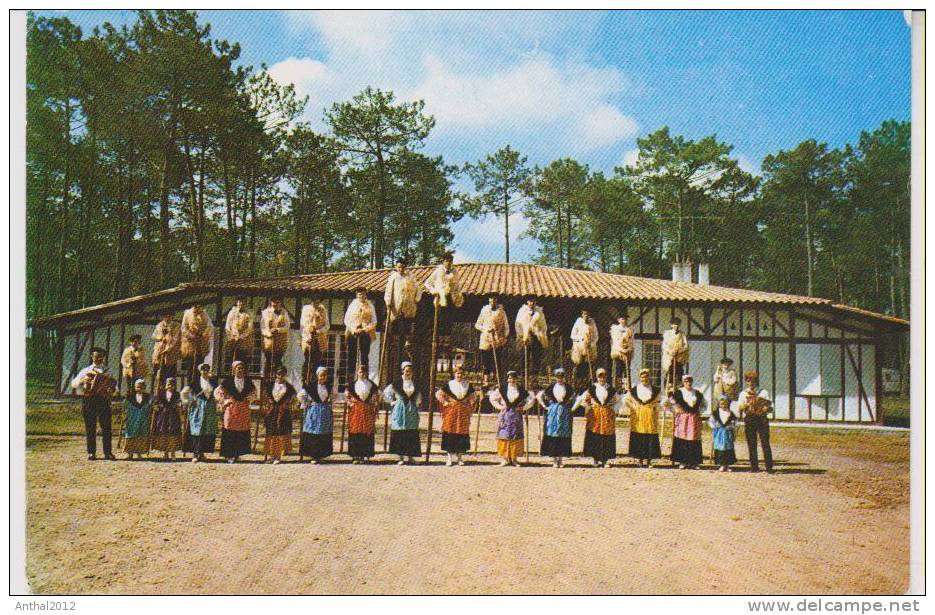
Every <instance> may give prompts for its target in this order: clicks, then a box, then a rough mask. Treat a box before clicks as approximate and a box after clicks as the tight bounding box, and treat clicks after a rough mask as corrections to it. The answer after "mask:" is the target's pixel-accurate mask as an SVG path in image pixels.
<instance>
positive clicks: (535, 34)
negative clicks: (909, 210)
mask: <svg viewBox="0 0 935 615" xmlns="http://www.w3.org/2000/svg"><path fill="white" fill-rule="evenodd" d="M62 14H64V15H65V16H67V17H68V18H69V19H71V20H72V21H74V22H75V23H77V24H78V25H79V26H81V27H82V28H83V29H84V30H86V31H88V32H90V31H91V30H92V29H93V28H94V27H95V26H97V25H100V24H101V23H103V22H105V21H110V22H111V23H114V24H117V25H119V24H123V23H128V22H132V21H133V15H132V13H128V12H126V11H59V12H56V13H55V15H56V16H61V15H62ZM200 18H201V20H202V22H207V23H210V24H211V25H212V35H213V36H214V37H216V38H223V39H227V40H229V41H231V42H239V43H240V44H241V47H242V56H241V59H242V62H243V63H244V64H247V65H252V66H255V67H259V66H260V65H266V66H267V67H268V68H269V70H270V73H271V74H272V75H273V76H274V77H275V78H276V79H277V80H279V81H280V82H283V83H294V84H295V86H296V88H297V90H298V92H299V93H300V94H302V95H307V96H308V97H309V103H308V106H307V107H306V112H305V118H304V119H306V120H307V121H309V122H310V123H311V124H312V126H313V127H315V128H317V129H319V130H324V129H325V127H324V122H323V110H324V109H325V108H326V107H330V105H331V104H332V103H334V102H338V101H343V100H347V99H350V98H351V97H352V96H353V95H354V94H356V93H357V92H359V91H360V90H361V89H363V88H364V87H365V86H367V85H372V86H374V87H378V88H381V89H384V90H392V91H393V92H394V93H395V94H396V96H397V98H398V99H399V100H415V99H422V100H424V101H425V108H426V111H427V112H428V113H430V114H432V115H433V116H434V117H435V119H436V126H435V129H434V130H433V132H432V134H431V135H430V137H429V139H428V140H427V142H426V144H425V147H424V153H426V154H428V155H432V156H436V155H442V156H443V157H444V158H445V161H446V162H447V163H449V164H458V165H461V164H463V163H465V162H473V161H476V160H478V159H481V158H483V157H485V156H486V155H488V154H490V153H492V152H494V151H495V150H497V149H499V148H500V147H503V146H505V145H507V144H509V145H511V146H512V147H513V148H514V149H517V150H519V151H520V152H522V153H523V154H525V155H527V156H528V157H529V162H530V164H534V165H540V166H544V165H546V164H548V163H549V162H550V161H552V160H555V159H558V158H563V157H573V158H575V159H577V160H579V161H580V162H582V163H586V164H588V165H589V166H590V167H591V168H592V169H594V170H601V171H604V172H606V173H611V172H612V171H613V168H614V167H615V166H619V165H623V164H626V163H627V162H632V161H633V160H634V158H635V152H636V139H637V138H639V137H644V136H646V135H648V134H650V133H652V132H654V131H656V130H657V129H659V128H661V127H663V126H668V127H669V129H670V131H671V132H672V133H673V134H677V135H683V136H685V137H687V138H690V139H697V138H702V137H704V136H707V135H711V134H716V135H717V137H718V139H719V140H721V141H724V142H727V143H730V144H732V145H733V146H734V150H733V152H732V155H733V156H734V157H735V158H736V159H737V160H738V161H739V163H740V165H741V167H743V168H745V169H746V170H748V171H750V172H753V173H756V172H758V171H759V168H760V163H761V161H762V159H763V157H764V156H766V155H767V154H770V153H775V152H777V151H779V150H781V149H791V148H794V147H795V146H796V145H797V144H798V143H800V142H801V141H803V140H806V139H812V138H814V139H816V140H818V141H819V142H824V143H828V144H829V145H830V146H831V147H840V146H843V145H844V144H845V143H855V142H856V141H857V139H858V137H859V135H860V133H861V132H862V131H870V130H873V129H874V128H876V127H877V126H879V125H880V123H881V122H882V121H884V120H887V119H897V120H908V119H909V116H910V30H909V27H908V26H907V24H906V21H905V20H904V18H903V15H902V13H901V12H900V11H609V12H599V11H474V12H468V11H435V12H423V11H324V12H317V11H240V10H236V11H235V10H231V11H202V12H200ZM459 187H461V186H459ZM526 227H527V223H526V221H525V220H524V219H523V218H522V216H521V214H518V213H517V214H516V216H515V218H513V219H511V231H512V232H511V235H513V238H512V240H511V256H512V257H513V258H512V260H514V261H523V260H529V259H530V258H532V257H533V256H534V255H535V252H536V245H535V243H534V242H532V241H531V240H529V239H521V238H520V235H521V233H522V232H523V231H524V230H525V229H526ZM454 230H455V248H456V255H457V257H458V260H459V261H496V260H502V258H503V245H502V242H503V240H502V235H503V233H502V221H498V220H496V219H495V218H492V217H488V218H486V219H481V220H472V219H464V220H462V221H459V222H457V223H456V224H455V229H454Z"/></svg>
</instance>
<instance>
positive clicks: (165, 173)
mask: <svg viewBox="0 0 935 615" xmlns="http://www.w3.org/2000/svg"><path fill="white" fill-rule="evenodd" d="M170 147H171V142H167V143H166V145H165V147H164V149H163V152H162V173H161V179H160V184H159V280H160V282H161V283H162V286H163V288H165V287H168V286H169V157H170V149H169V148H170Z"/></svg>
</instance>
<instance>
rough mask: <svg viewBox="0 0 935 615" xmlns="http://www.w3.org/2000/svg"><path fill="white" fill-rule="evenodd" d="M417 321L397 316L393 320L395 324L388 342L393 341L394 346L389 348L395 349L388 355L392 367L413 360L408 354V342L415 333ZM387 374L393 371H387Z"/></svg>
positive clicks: (391, 328) (394, 367)
mask: <svg viewBox="0 0 935 615" xmlns="http://www.w3.org/2000/svg"><path fill="white" fill-rule="evenodd" d="M415 327H416V321H415V319H414V318H402V317H399V318H396V319H395V320H393V325H392V326H391V327H390V331H389V334H390V336H391V339H389V340H387V342H392V343H393V346H392V347H391V348H390V349H388V351H390V350H394V352H392V354H391V355H390V356H389V357H387V359H388V360H389V361H390V364H389V365H390V367H392V369H396V368H398V367H399V364H400V363H402V362H403V361H411V360H412V358H411V357H409V356H407V354H406V342H407V341H408V340H411V339H412V337H413V335H414V334H415ZM386 373H387V374H393V373H394V372H393V371H386Z"/></svg>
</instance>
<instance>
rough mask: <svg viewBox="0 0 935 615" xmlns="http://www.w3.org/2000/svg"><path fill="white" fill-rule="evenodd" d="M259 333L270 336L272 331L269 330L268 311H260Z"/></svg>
mask: <svg viewBox="0 0 935 615" xmlns="http://www.w3.org/2000/svg"><path fill="white" fill-rule="evenodd" d="M260 333H261V334H263V337H270V336H272V335H273V332H272V331H270V330H269V313H268V312H267V311H266V310H263V311H262V312H260Z"/></svg>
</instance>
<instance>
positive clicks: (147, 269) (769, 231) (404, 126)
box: [26, 11, 910, 318]
mask: <svg viewBox="0 0 935 615" xmlns="http://www.w3.org/2000/svg"><path fill="white" fill-rule="evenodd" d="M240 51H241V50H240V46H239V45H238V44H237V43H236V42H231V41H226V40H219V39H217V38H214V37H213V35H212V31H211V27H210V25H208V24H205V23H202V22H201V21H200V20H199V18H198V15H197V14H196V13H194V12H189V11H139V12H138V13H137V17H136V20H135V21H134V23H132V24H131V25H129V26H126V27H120V28H117V27H114V26H112V25H110V24H104V25H102V26H101V27H99V28H96V29H94V31H93V32H90V33H85V32H82V31H81V30H80V29H79V28H78V27H76V26H75V25H74V24H73V23H72V22H70V21H69V20H68V19H66V18H40V17H36V16H32V15H31V16H30V18H29V21H28V35H27V148H26V157H27V165H26V170H27V228H26V232H27V261H26V267H27V316H28V317H29V318H35V317H39V316H45V315H49V314H53V313H57V312H61V311H65V310H69V309H74V308H78V307H83V306H87V305H94V304H99V303H104V302H107V301H110V300H113V299H117V298H121V297H125V296H129V295H136V294H141V293H146V292H150V291H155V290H160V289H163V288H166V287H170V286H174V285H176V284H178V283H180V282H184V281H190V280H197V279H219V278H232V277H247V278H253V277H268V276H274V275H291V274H304V273H316V272H324V271H336V270H346V269H358V268H369V267H383V266H388V265H389V264H391V261H392V260H393V259H395V258H397V257H401V256H405V257H407V258H408V259H409V261H410V262H412V263H415V264H423V263H431V262H435V260H436V259H437V257H438V256H439V255H440V254H441V253H442V252H444V251H445V250H447V249H450V248H451V247H452V245H453V242H454V239H455V237H454V235H453V232H452V223H453V222H455V221H457V220H458V219H460V218H461V217H463V216H470V217H481V216H488V215H493V216H496V217H497V219H498V220H500V223H501V224H502V225H503V230H504V238H505V240H504V260H506V261H509V260H510V252H509V250H510V247H509V237H510V233H509V226H508V224H509V216H510V214H512V213H516V212H522V214H523V215H525V216H526V217H527V218H528V219H529V220H530V225H529V230H527V231H526V233H527V235H528V236H529V237H531V238H532V239H534V240H535V241H536V242H537V244H538V246H539V250H538V255H537V256H536V261H537V262H540V263H544V264H549V265H556V266H562V267H573V268H584V269H595V270H601V271H609V272H619V273H626V274H632V275H639V276H647V277H662V278H667V277H669V273H670V271H671V263H672V262H673V261H676V260H685V261H692V262H695V263H698V262H707V263H710V264H711V272H712V275H711V282H712V283H714V284H719V285H724V286H736V287H742V288H751V289H762V290H769V291H775V292H788V293H795V294H807V295H813V296H820V297H826V298H830V299H834V300H836V301H840V302H843V303H848V304H852V305H855V306H859V307H863V308H866V309H870V310H875V311H879V312H884V313H890V314H895V315H899V316H903V317H907V316H908V311H909V277H908V276H909V234H910V228H909V225H910V222H909V135H910V128H909V123H908V122H905V121H896V120H889V121H885V122H883V123H882V124H881V125H880V126H877V127H867V131H865V132H862V133H861V134H860V135H855V137H857V141H856V143H854V144H852V145H846V146H844V147H843V148H840V149H834V148H830V147H829V146H828V145H827V144H824V143H822V142H821V141H820V140H817V139H808V140H805V141H803V142H802V143H800V144H798V145H796V146H794V147H791V148H789V149H788V150H782V151H778V152H775V153H773V154H770V155H768V156H766V157H765V158H764V160H763V161H762V166H761V171H760V174H758V175H757V174H752V173H749V172H747V171H745V170H743V169H741V168H740V166H739V164H738V161H737V159H736V158H735V157H733V156H732V150H733V146H732V145H731V144H729V143H725V142H723V141H721V140H720V139H719V138H718V137H717V135H716V134H714V132H713V131H714V128H715V127H712V134H711V135H709V136H706V137H704V138H700V139H690V138H687V137H685V136H680V135H677V134H673V133H672V132H671V131H670V130H669V128H668V127H662V128H660V129H659V130H656V131H655V132H653V133H651V134H648V135H646V136H645V137H643V138H641V139H639V140H638V148H639V155H638V157H637V158H636V162H635V163H633V164H631V165H628V166H624V167H618V168H616V169H614V170H613V171H612V172H611V173H605V172H602V171H599V170H593V169H590V168H589V167H588V166H587V165H585V164H582V163H581V162H578V161H576V160H574V159H572V158H568V157H563V156H561V155H560V152H557V153H556V159H555V160H554V161H552V162H550V163H549V164H546V165H544V166H542V167H539V166H534V165H530V164H529V163H528V160H527V158H526V157H525V156H524V155H523V154H522V153H521V152H519V151H517V150H516V149H514V148H513V147H511V146H510V145H509V144H504V145H503V146H502V147H499V148H498V149H496V151H492V152H491V154H490V155H489V156H487V157H486V158H484V159H483V160H478V161H476V162H474V163H469V164H466V165H453V164H451V163H449V162H447V161H446V160H445V159H444V157H443V156H438V155H434V156H433V155H431V154H428V153H426V152H425V151H424V144H425V142H426V139H427V138H428V136H429V134H430V133H431V132H432V130H433V128H434V126H435V120H434V118H433V117H432V116H431V115H430V114H428V113H427V112H426V110H425V102H424V101H421V100H417V101H405V100H399V99H397V98H396V96H395V95H394V93H393V92H391V91H385V90H379V89H375V88H371V87H368V88H366V89H364V90H363V91H361V92H360V93H358V94H357V95H356V96H354V97H353V98H351V99H350V100H345V101H335V102H334V103H333V104H332V105H331V106H330V107H328V108H326V109H324V110H322V111H323V113H324V117H325V124H326V126H327V130H326V132H324V133H319V132H316V131H315V130H313V129H312V128H311V127H310V126H309V125H308V124H307V123H306V122H303V121H302V120H301V118H302V117H303V113H304V112H305V110H306V109H305V108H306V105H307V101H306V100H305V99H303V98H301V97H299V96H298V95H297V94H296V92H295V90H294V88H293V87H292V86H291V85H283V84H280V83H277V82H276V81H275V80H274V79H273V78H272V77H271V76H270V74H269V72H268V71H267V69H266V67H265V66H260V67H251V66H244V65H243V64H242V63H241V62H240V61H239V58H240ZM459 185H463V186H468V187H470V189H467V190H458V189H456V186H459Z"/></svg>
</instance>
